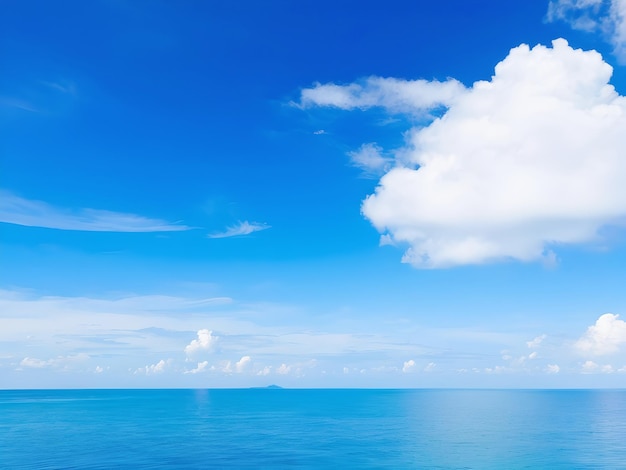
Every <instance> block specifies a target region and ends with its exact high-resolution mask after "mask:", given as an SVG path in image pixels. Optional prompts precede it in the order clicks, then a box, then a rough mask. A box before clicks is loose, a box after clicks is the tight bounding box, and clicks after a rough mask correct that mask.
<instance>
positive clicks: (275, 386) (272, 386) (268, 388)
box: [250, 384, 283, 390]
mask: <svg viewBox="0 0 626 470" xmlns="http://www.w3.org/2000/svg"><path fill="white" fill-rule="evenodd" d="M250 388H252V389H254V390H259V389H263V390H282V389H283V387H281V386H279V385H275V384H272V385H268V386H267V387H250Z"/></svg>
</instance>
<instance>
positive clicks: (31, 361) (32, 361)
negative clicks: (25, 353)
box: [20, 357, 51, 369]
mask: <svg viewBox="0 0 626 470" xmlns="http://www.w3.org/2000/svg"><path fill="white" fill-rule="evenodd" d="M50 365H51V362H50V361H49V360H48V361H44V360H42V359H37V358H34V357H25V358H24V359H22V361H21V362H20V366H22V367H32V368H36V369H41V368H43V367H48V366H50Z"/></svg>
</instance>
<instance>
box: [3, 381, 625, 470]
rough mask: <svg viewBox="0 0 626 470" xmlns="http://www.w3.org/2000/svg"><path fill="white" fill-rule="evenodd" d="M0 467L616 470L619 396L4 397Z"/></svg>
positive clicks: (621, 443) (621, 464)
mask: <svg viewBox="0 0 626 470" xmlns="http://www.w3.org/2000/svg"><path fill="white" fill-rule="evenodd" d="M0 468H2V469H115V468H125V469H126V468H128V469H143V468H151V469H157V468H158V469H175V468H181V469H186V468H187V469H201V468H251V469H252V468H341V469H348V468H392V469H403V468H417V469H522V468H532V469H592V468H593V469H622V468H623V469H626V391H619V390H566V391H565V390H559V391H555V390H362V389H359V390H347V389H344V390H286V389H236V390H225V389H220V390H56V391H51V390H49V391H43V390H40V391H33V390H30V391H8V390H5V391H0Z"/></svg>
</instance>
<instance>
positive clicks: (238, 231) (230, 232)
mask: <svg viewBox="0 0 626 470" xmlns="http://www.w3.org/2000/svg"><path fill="white" fill-rule="evenodd" d="M268 228H271V226H270V225H267V224H260V223H257V222H248V221H247V220H245V221H243V222H238V223H237V224H236V225H232V226H230V227H228V228H227V229H226V230H224V231H223V232H217V233H210V234H209V235H207V236H208V237H209V238H229V237H238V236H242V235H250V234H251V233H253V232H259V231H261V230H267V229H268Z"/></svg>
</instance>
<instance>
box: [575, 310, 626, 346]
mask: <svg viewBox="0 0 626 470" xmlns="http://www.w3.org/2000/svg"><path fill="white" fill-rule="evenodd" d="M623 343H626V322H625V321H623V320H620V319H619V315H614V314H612V313H605V314H604V315H601V316H600V317H599V318H598V319H597V320H596V323H595V324H594V325H591V326H590V327H589V328H587V331H586V332H585V334H584V335H583V336H582V337H581V338H580V339H579V340H578V341H577V342H576V344H575V347H576V349H578V350H579V351H580V352H581V353H583V354H587V353H588V354H593V355H596V356H602V355H605V354H612V353H615V352H618V351H619V348H620V345H622V344H623Z"/></svg>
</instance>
